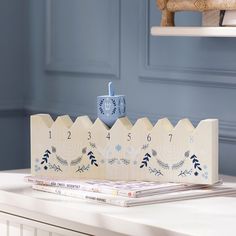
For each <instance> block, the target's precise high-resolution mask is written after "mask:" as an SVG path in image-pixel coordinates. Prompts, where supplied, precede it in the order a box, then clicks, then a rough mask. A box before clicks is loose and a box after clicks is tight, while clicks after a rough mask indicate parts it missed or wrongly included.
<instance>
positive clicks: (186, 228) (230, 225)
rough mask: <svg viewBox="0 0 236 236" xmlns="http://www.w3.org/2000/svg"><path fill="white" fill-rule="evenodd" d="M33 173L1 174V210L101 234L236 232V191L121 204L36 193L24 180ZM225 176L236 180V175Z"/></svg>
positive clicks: (226, 179) (211, 233) (212, 233)
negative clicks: (209, 195) (136, 203)
mask: <svg viewBox="0 0 236 236" xmlns="http://www.w3.org/2000/svg"><path fill="white" fill-rule="evenodd" d="M19 172H20V173H19ZM28 173H29V171H28V170H23V171H18V173H17V171H4V172H0V211H5V212H10V213H11V214H15V215H20V214H21V215H22V212H23V213H24V217H27V218H30V219H32V218H33V219H35V220H38V221H39V220H40V221H42V219H44V221H46V222H47V223H49V224H54V225H56V224H58V222H59V221H60V220H61V222H63V225H64V227H65V228H66V227H68V228H73V229H74V230H80V231H82V232H87V233H91V234H96V235H104V233H107V232H109V234H107V235H119V234H128V235H142V236H143V235H145V236H147V235H168V236H169V235H197V236H200V235H214V236H215V235H233V234H234V232H235V231H236V228H235V225H236V195H235V196H225V197H211V198H204V199H196V200H185V201H178V202H169V203H162V204H154V205H147V206H138V207H131V208H122V207H116V206H110V205H103V204H98V203H88V202H86V201H84V200H79V199H78V200H77V199H75V198H69V197H63V196H58V195H54V194H49V193H43V192H38V191H34V190H32V189H31V187H30V185H29V184H27V183H25V182H24V181H23V178H24V176H25V175H27V174H28ZM223 178H224V181H228V182H236V177H229V176H224V177H223ZM55 219H56V220H55ZM158 233H159V234H158Z"/></svg>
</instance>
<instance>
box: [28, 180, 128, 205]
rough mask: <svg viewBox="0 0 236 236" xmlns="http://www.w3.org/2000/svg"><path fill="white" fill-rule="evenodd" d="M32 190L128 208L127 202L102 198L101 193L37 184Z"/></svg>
mask: <svg viewBox="0 0 236 236" xmlns="http://www.w3.org/2000/svg"><path fill="white" fill-rule="evenodd" d="M32 188H33V189H35V190H38V191H43V192H48V193H54V194H58V195H62V196H68V197H74V198H78V199H84V200H89V201H93V202H100V203H106V204H110V205H116V206H123V207H125V206H126V204H125V201H122V200H119V199H112V198H110V197H105V196H100V194H99V193H93V192H85V191H79V190H73V189H66V188H60V187H51V186H45V185H37V184H34V185H33V186H32Z"/></svg>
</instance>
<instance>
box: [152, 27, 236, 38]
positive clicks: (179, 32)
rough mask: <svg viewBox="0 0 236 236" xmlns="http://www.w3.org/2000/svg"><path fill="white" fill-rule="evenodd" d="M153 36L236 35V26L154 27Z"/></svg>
mask: <svg viewBox="0 0 236 236" xmlns="http://www.w3.org/2000/svg"><path fill="white" fill-rule="evenodd" d="M151 34H152V35H153V36H189V37H236V27H160V26H157V27H152V28H151Z"/></svg>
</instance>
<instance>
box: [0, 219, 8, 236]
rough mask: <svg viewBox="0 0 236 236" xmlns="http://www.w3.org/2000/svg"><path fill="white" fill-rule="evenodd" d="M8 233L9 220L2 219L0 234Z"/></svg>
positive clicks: (0, 221) (0, 220)
mask: <svg viewBox="0 0 236 236" xmlns="http://www.w3.org/2000/svg"><path fill="white" fill-rule="evenodd" d="M7 233H8V221H7V220H6V219H0V235H3V236H5V235H7Z"/></svg>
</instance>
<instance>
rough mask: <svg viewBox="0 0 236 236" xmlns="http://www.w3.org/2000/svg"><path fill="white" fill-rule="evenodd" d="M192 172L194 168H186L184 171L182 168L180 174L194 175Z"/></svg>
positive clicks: (183, 175) (184, 175)
mask: <svg viewBox="0 0 236 236" xmlns="http://www.w3.org/2000/svg"><path fill="white" fill-rule="evenodd" d="M192 172H193V170H192V169H190V170H184V171H182V170H181V171H180V173H179V174H178V176H181V177H186V176H189V175H192Z"/></svg>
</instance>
